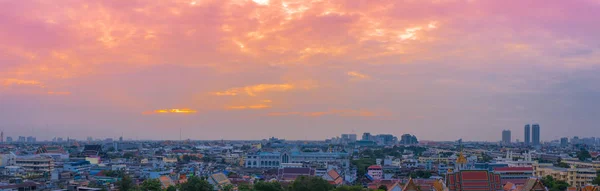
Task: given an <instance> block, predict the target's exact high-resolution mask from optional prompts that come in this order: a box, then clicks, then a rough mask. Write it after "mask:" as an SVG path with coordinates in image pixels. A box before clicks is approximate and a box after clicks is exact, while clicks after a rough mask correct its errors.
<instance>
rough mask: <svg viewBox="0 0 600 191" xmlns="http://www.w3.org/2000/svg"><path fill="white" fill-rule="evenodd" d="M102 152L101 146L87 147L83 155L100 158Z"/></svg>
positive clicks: (84, 147) (84, 148)
mask: <svg viewBox="0 0 600 191" xmlns="http://www.w3.org/2000/svg"><path fill="white" fill-rule="evenodd" d="M100 151H102V146H101V145H85V146H83V151H82V152H81V154H82V155H83V156H86V157H93V156H98V154H99V153H100Z"/></svg>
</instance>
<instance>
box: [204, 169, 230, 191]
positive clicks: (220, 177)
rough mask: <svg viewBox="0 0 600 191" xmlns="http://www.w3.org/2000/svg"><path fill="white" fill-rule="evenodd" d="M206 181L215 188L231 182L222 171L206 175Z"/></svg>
mask: <svg viewBox="0 0 600 191" xmlns="http://www.w3.org/2000/svg"><path fill="white" fill-rule="evenodd" d="M208 183H210V184H211V185H213V187H214V188H215V190H222V189H223V187H224V186H225V185H229V184H231V181H230V180H229V178H227V175H225V174H223V173H216V174H213V175H211V176H209V177H208Z"/></svg>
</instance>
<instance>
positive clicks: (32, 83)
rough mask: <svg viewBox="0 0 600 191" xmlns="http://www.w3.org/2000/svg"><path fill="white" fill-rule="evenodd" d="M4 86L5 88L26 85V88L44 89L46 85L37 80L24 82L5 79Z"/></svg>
mask: <svg viewBox="0 0 600 191" xmlns="http://www.w3.org/2000/svg"><path fill="white" fill-rule="evenodd" d="M2 84H3V85H4V86H14V85H25V86H39V87H44V85H43V84H42V83H41V82H39V81H36V80H22V79H15V78H9V79H4V80H3V83H2Z"/></svg>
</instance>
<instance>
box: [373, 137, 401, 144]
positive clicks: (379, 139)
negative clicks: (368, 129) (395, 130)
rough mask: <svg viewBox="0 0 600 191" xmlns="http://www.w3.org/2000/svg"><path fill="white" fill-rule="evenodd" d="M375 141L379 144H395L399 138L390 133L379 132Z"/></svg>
mask: <svg viewBox="0 0 600 191" xmlns="http://www.w3.org/2000/svg"><path fill="white" fill-rule="evenodd" d="M375 141H376V142H377V143H378V145H395V144H396V143H397V142H398V138H396V137H395V136H394V135H390V134H379V135H376V136H375Z"/></svg>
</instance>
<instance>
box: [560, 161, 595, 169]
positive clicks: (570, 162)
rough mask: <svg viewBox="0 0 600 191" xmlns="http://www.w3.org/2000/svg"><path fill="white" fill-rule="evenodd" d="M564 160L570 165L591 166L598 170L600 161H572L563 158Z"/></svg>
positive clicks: (578, 166)
mask: <svg viewBox="0 0 600 191" xmlns="http://www.w3.org/2000/svg"><path fill="white" fill-rule="evenodd" d="M561 162H564V163H566V164H568V165H570V166H574V167H577V168H593V169H594V170H596V171H600V162H598V161H595V162H581V161H572V160H563V161H561Z"/></svg>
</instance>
